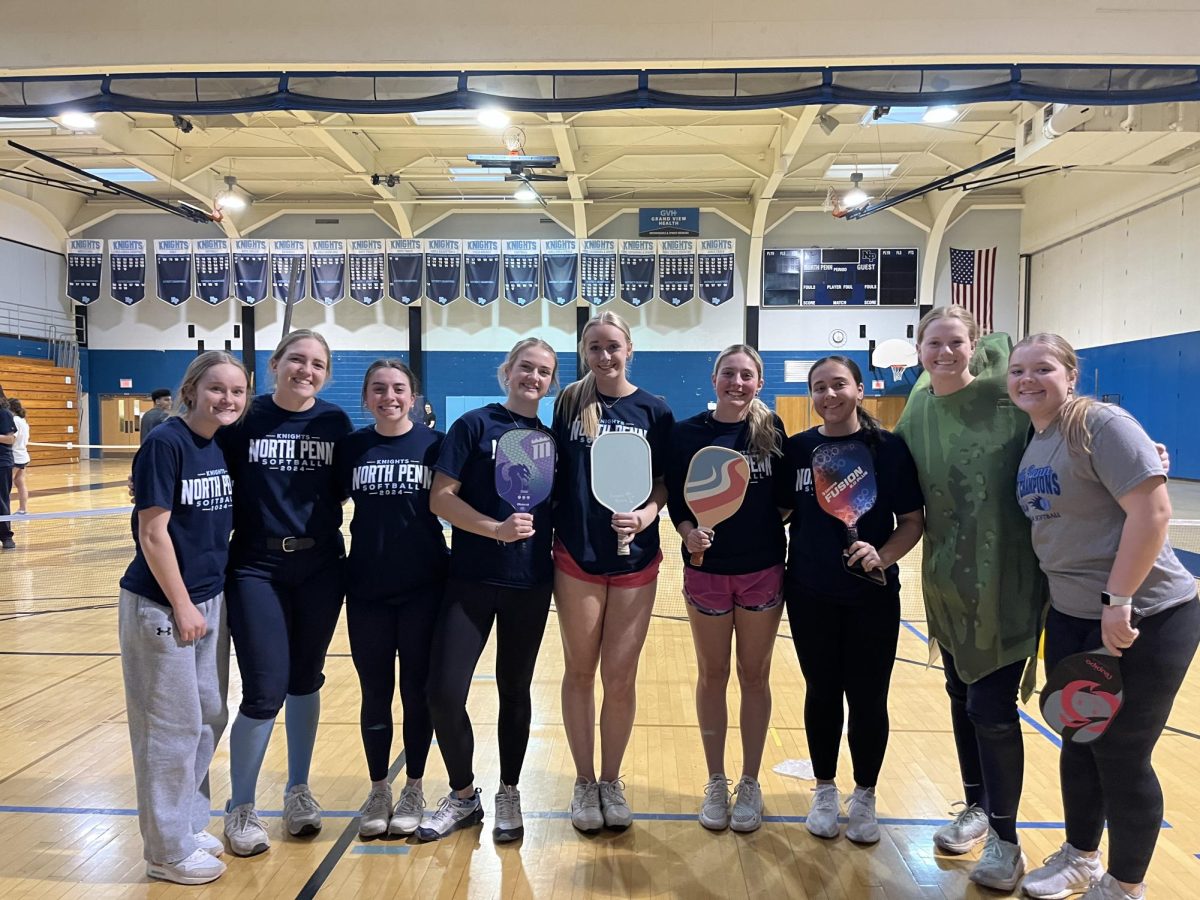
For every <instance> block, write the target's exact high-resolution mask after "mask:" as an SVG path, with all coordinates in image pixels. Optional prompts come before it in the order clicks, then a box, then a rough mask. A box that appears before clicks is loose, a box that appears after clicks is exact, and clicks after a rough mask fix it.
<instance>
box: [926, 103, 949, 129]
mask: <svg viewBox="0 0 1200 900" xmlns="http://www.w3.org/2000/svg"><path fill="white" fill-rule="evenodd" d="M957 118H958V107H957V106H931V107H929V109H927V110H925V115H923V116H921V121H922V122H927V123H929V124H930V125H944V124H945V123H946V122H953V121H954V120H955V119H957Z"/></svg>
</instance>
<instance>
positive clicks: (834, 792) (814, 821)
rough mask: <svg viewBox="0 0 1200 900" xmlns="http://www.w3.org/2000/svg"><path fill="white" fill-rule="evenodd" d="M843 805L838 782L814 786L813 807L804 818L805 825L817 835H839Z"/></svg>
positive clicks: (827, 836)
mask: <svg viewBox="0 0 1200 900" xmlns="http://www.w3.org/2000/svg"><path fill="white" fill-rule="evenodd" d="M841 806H842V798H841V797H840V796H839V795H838V789H837V785H836V784H818V785H817V786H816V787H815V788H813V802H812V808H811V809H809V811H808V815H807V816H805V818H804V827H805V828H807V829H808V830H809V833H810V834H815V835H816V836H817V837H823V838H835V837H837V836H838V831H839V829H838V813H839V812H841Z"/></svg>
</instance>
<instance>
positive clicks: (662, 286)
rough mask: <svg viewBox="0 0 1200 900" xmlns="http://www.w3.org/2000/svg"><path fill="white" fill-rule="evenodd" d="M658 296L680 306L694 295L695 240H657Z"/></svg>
mask: <svg viewBox="0 0 1200 900" xmlns="http://www.w3.org/2000/svg"><path fill="white" fill-rule="evenodd" d="M658 296H659V298H660V299H662V300H665V301H667V302H668V303H670V304H671V305H672V306H682V305H683V304H685V303H687V302H688V301H689V300H691V299H692V298H693V297H694V296H696V242H695V241H688V240H671V241H659V242H658Z"/></svg>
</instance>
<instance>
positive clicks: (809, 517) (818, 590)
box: [784, 428, 925, 603]
mask: <svg viewBox="0 0 1200 900" xmlns="http://www.w3.org/2000/svg"><path fill="white" fill-rule="evenodd" d="M879 438H880V440H879V443H878V444H877V445H876V446H875V448H874V453H873V456H874V460H875V482H876V485H877V486H878V499H877V500H876V502H875V505H874V506H873V507H872V508H871V509H870V510H869V511H868V512H867V513H866V515H864V516H863V517H862V518H861V519H859V520H858V536H859V539H860V540H863V541H866V542H867V543H868V544H871V545H872V546H873V547H875V549H876V550H878V549H879V548H880V547H882V546H883V545H884V544H885V543H887V540H888V538H890V537H891V536H892V532H893V531H895V530H896V522H895V517H896V516H897V515H901V514H904V513H910V512H914V511H916V510H918V509H921V508H922V507H923V506H924V505H925V499H924V497H922V495H921V486H920V484H919V483H918V481H917V467H916V464H915V463H914V462H913V458H912V454H910V453H909V452H908V445H907V444H905V443H904V441H903V440H902V439H901V438H900V437H899V436H898V435H894V434H892V433H891V432H890V431H883V430H882V429H881V430H880V432H879ZM843 441H859V442H861V443H867V444H868V446H870V444H869V443H868V442H867V441H865V440H864V439H863V432H862V431H859V432H857V433H855V434H851V435H846V436H844V437H828V436H826V435H823V434H821V432H820V431H819V430H818V429H816V428H810V429H809V430H808V431H802V432H800V433H799V434H794V435H792V436H791V437H790V438H788V441H787V444H786V445H785V449H784V457H785V460H786V464H787V467H788V468H789V469H790V470H791V472H790V473H789V477H791V478H792V479H793V492H792V496H793V498H794V506H793V509H794V512H793V513H792V517H791V520H790V525H789V527H790V541H789V544H788V560H787V576H786V582H787V584H788V585H790V586H792V587H794V588H796V589H798V590H800V591H802V592H804V593H813V594H817V595H819V596H821V597H822V598H827V599H830V600H841V601H844V602H847V603H853V602H866V601H869V600H871V599H873V598H876V597H878V596H879V592H881V591H882V592H885V593H889V594H890V593H894V592H896V591H898V590H899V589H900V567H899V566H898V565H892V566H889V567H888V569H887V577H888V583H887V585H886V586H881V585H876V584H874V583H872V582H870V581H867V580H866V579H865V578H861V577H859V576H858V575H851V574H850V573H849V572H847V571H846V570H845V567H844V566H843V565H842V551H844V550H845V549H846V526H845V525H843V524H842V522H841V520H839V519H835V518H834V517H833V516H831V515H829V513H827V512H825V511H824V510H823V509H821V507H820V505H819V504H818V503H817V496H816V494H815V493H814V491H813V478H812V455H813V451H814V450H816V449H817V447H819V446H821V445H822V444H835V443H841V442H843Z"/></svg>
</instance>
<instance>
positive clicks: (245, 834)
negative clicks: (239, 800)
mask: <svg viewBox="0 0 1200 900" xmlns="http://www.w3.org/2000/svg"><path fill="white" fill-rule="evenodd" d="M225 839H226V840H227V841H229V849H230V850H232V851H233V852H234V854H235V855H236V856H256V855H258V854H259V853H264V852H266V851H267V850H269V849H270V847H271V840H270V838H268V837H267V829H266V828H264V827H263V823H262V820H261V819H260V818H259V817H258V813H257V812H255V810H254V804H253V803H243V804H242V805H241V806H235V807H234V808H233V809H231V810H228V811H227V812H226V813H225Z"/></svg>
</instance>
